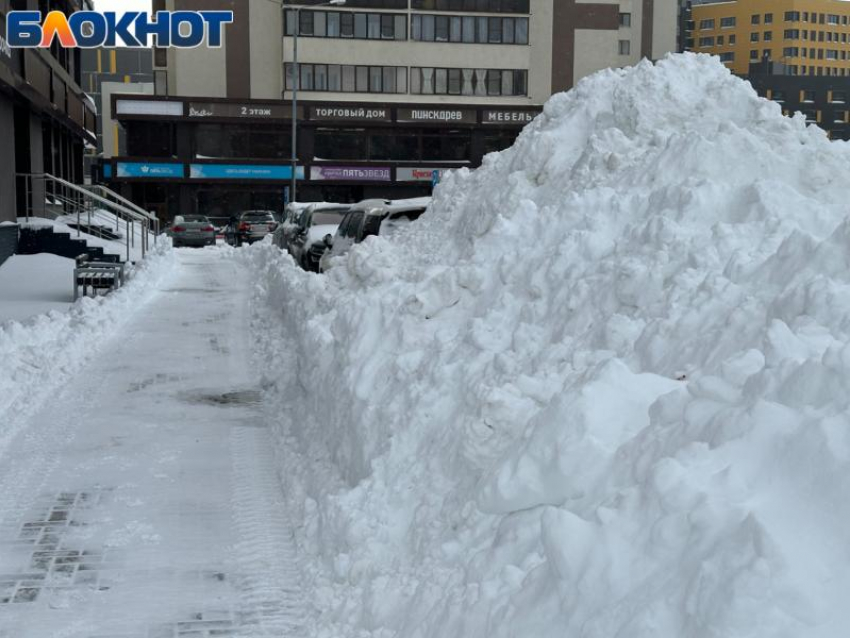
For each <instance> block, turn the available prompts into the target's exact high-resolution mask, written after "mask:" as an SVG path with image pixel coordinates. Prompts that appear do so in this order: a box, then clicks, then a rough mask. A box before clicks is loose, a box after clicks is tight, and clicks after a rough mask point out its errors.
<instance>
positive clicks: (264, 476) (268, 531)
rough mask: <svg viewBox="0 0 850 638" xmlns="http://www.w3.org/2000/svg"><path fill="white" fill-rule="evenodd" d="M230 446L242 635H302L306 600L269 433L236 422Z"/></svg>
mask: <svg viewBox="0 0 850 638" xmlns="http://www.w3.org/2000/svg"><path fill="white" fill-rule="evenodd" d="M231 450H232V451H233V471H234V483H233V516H234V521H235V525H236V529H237V535H238V538H239V541H238V542H237V546H236V552H237V554H238V559H239V560H238V562H239V564H240V566H241V570H240V571H241V573H240V576H239V578H238V581H239V582H238V585H239V589H240V592H241V594H240V595H241V597H242V608H243V613H244V615H243V618H244V621H243V623H244V626H243V627H242V631H243V632H244V633H243V635H244V636H275V637H276V638H302V637H306V635H307V602H306V599H305V597H304V594H303V591H302V588H301V582H302V581H301V570H300V568H299V562H298V553H297V549H296V545H295V539H294V535H293V530H292V526H291V524H290V520H289V517H288V515H287V506H286V503H285V500H284V495H283V493H282V491H281V485H280V482H279V481H278V478H277V472H276V471H275V457H274V447H273V442H272V440H271V434H270V432H269V431H268V430H267V429H265V428H245V427H242V428H235V429H234V430H233V431H232V434H231Z"/></svg>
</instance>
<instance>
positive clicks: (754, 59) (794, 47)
mask: <svg viewBox="0 0 850 638" xmlns="http://www.w3.org/2000/svg"><path fill="white" fill-rule="evenodd" d="M690 14H691V15H690V25H689V26H690V27H691V31H690V34H689V35H688V37H687V44H688V47H687V48H689V49H690V50H693V51H699V52H704V53H711V54H714V55H717V56H719V57H720V59H721V60H722V61H723V62H724V63H725V64H726V65H727V66H728V67H729V68H730V69H731V70H732V71H733V72H734V73H737V74H740V75H746V74H747V73H748V72H749V66H750V64H753V63H759V62H761V61H762V60H767V61H772V62H778V63H780V64H782V65H783V67H782V68H783V69H784V71H785V72H786V73H787V74H788V75H805V76H832V77H846V76H847V75H850V3H848V2H844V1H843V0H732V1H730V0H725V1H723V2H708V3H698V4H697V3H694V4H693V5H692V6H691V8H690Z"/></svg>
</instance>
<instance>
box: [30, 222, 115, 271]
mask: <svg viewBox="0 0 850 638" xmlns="http://www.w3.org/2000/svg"><path fill="white" fill-rule="evenodd" d="M39 253H50V254H52V255H59V256H60V257H67V258H68V259H76V258H77V257H78V256H80V255H88V257H89V260H91V261H107V262H112V263H124V260H122V259H121V257H120V256H119V255H115V254H109V253H104V252H103V248H100V247H99V246H89V245H88V243H87V242H86V240H85V239H73V238H72V237H71V233H63V232H56V231H55V230H54V229H53V227H51V226H42V227H39V226H24V227H22V228H21V235H20V239H19V240H18V253H17V254H19V255H37V254H39Z"/></svg>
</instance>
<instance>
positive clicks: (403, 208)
mask: <svg viewBox="0 0 850 638" xmlns="http://www.w3.org/2000/svg"><path fill="white" fill-rule="evenodd" d="M430 202H431V199H430V198H429V197H421V198H418V199H410V200H399V201H395V202H393V201H389V200H380V199H377V200H375V199H372V200H365V201H362V202H360V203H359V204H355V205H354V206H352V207H351V210H349V211H348V213H347V214H346V215H345V217H344V218H343V220H342V222H340V225H339V228H338V229H337V231H336V234H335V235H330V234H328V235H326V236H325V237H324V240H323V241H324V243H325V245H326V247H327V249H326V250H325V251H324V253H323V254H322V257H321V258H320V261H319V271H320V272H325V271H326V270H327V269H328V268H330V265H331V260H332V259H333V258H334V257H339V256H340V255H344V254H345V253H347V252H348V251H349V250H350V249H351V247H352V246H353V245H354V244H359V243H360V242H362V241H363V240H364V239H366V238H367V237H370V236H372V235H389V234H392V233H393V232H396V231H397V230H398V229H399V228H400V227H401V226H405V225H407V224H409V223H410V222H412V221H415V220H417V219H419V217H421V216H422V214H423V213H424V212H425V211H426V210H427V209H428V205H429V204H430Z"/></svg>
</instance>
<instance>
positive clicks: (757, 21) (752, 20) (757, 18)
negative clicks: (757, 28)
mask: <svg viewBox="0 0 850 638" xmlns="http://www.w3.org/2000/svg"><path fill="white" fill-rule="evenodd" d="M750 24H761V16H760V15H759V14H758V13H757V14H755V15H754V16H752V17H751V18H750Z"/></svg>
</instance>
